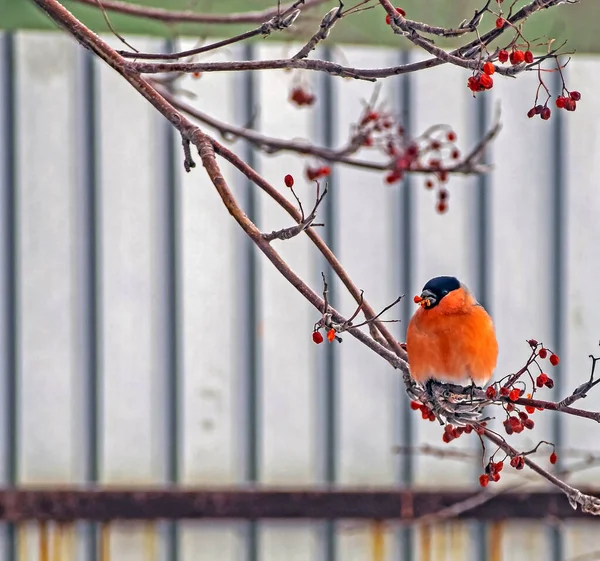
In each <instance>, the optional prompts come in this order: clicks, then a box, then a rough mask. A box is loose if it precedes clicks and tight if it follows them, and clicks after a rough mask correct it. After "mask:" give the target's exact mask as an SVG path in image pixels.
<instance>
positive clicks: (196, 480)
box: [175, 40, 246, 561]
mask: <svg viewBox="0 0 600 561" xmlns="http://www.w3.org/2000/svg"><path fill="white" fill-rule="evenodd" d="M195 44H196V42H195V41H192V40H183V41H181V42H180V43H179V47H180V48H182V49H187V48H191V47H192V46H193V45H195ZM236 54H237V53H235V52H234V53H229V55H228V56H230V57H233V56H235V55H236ZM214 58H215V59H218V60H222V59H223V55H222V54H215V55H214ZM203 60H213V59H212V58H211V57H208V56H206V57H203ZM176 87H180V88H182V89H183V90H184V91H187V92H190V94H191V96H192V97H191V99H188V100H187V101H188V102H190V103H192V104H193V105H195V106H197V107H199V108H200V109H201V110H203V111H205V112H207V113H209V114H211V115H214V116H215V117H217V118H219V119H222V120H224V121H225V122H235V121H236V119H235V112H234V109H235V99H236V96H237V82H236V81H235V77H234V76H233V75H231V74H218V73H214V74H210V73H207V74H204V75H202V76H201V77H199V78H194V77H192V76H189V77H184V78H182V79H181V80H180V81H178V82H177V83H176ZM201 126H203V125H201ZM180 142H181V141H180V139H179V138H176V139H175V150H176V152H175V155H176V160H177V164H178V165H181V162H182V158H183V154H182V151H181V144H180ZM195 159H196V161H197V163H198V167H197V168H196V169H195V170H193V171H192V172H191V173H185V172H182V171H180V172H179V181H180V182H181V215H180V216H181V218H180V220H181V224H180V232H181V329H182V333H181V347H182V348H181V353H182V373H181V374H182V380H181V386H182V387H181V397H182V403H181V406H182V411H181V427H180V428H181V434H180V438H181V458H182V459H181V482H182V483H183V484H184V485H199V484H204V485H206V484H208V485H210V484H215V485H226V484H234V483H237V482H239V481H240V480H241V479H242V475H241V473H240V464H241V460H242V458H243V453H242V450H241V449H242V442H243V440H244V436H243V431H244V429H243V427H244V420H243V419H242V418H241V417H242V416H241V414H240V413H239V411H240V410H241V399H242V397H243V395H242V390H241V382H242V377H243V372H242V366H243V360H242V358H241V357H240V356H239V354H238V349H239V348H240V343H241V339H242V337H245V335H244V333H243V330H244V329H245V327H246V326H245V325H241V318H240V313H239V310H240V305H241V298H240V300H239V301H238V300H237V297H236V295H237V294H238V292H240V293H241V291H242V287H243V286H245V283H244V281H241V280H240V279H244V277H243V276H242V275H241V274H240V272H239V269H238V265H239V261H238V253H237V247H238V245H239V244H240V243H242V241H243V239H244V238H243V233H242V232H241V231H240V229H239V227H238V226H237V224H235V222H234V221H233V220H231V218H230V216H229V214H228V213H227V211H226V209H225V208H224V206H223V203H222V202H221V199H220V198H219V195H218V194H217V192H216V190H215V188H214V186H213V185H212V183H211V182H210V179H209V178H208V176H207V175H206V174H205V173H204V170H203V169H202V167H201V165H200V163H199V160H198V158H197V157H196V158H195ZM219 163H220V165H221V171H222V173H223V176H224V177H225V179H226V181H227V182H228V184H229V185H230V186H233V187H234V188H235V187H236V185H235V183H237V181H238V179H239V176H238V175H236V174H234V172H233V171H232V168H231V166H229V164H227V163H226V162H224V161H222V160H219ZM180 546H181V557H182V558H183V559H186V560H190V561H191V560H194V561H196V560H212V559H215V558H216V557H218V558H219V559H223V560H227V559H231V560H233V559H239V558H241V557H242V556H243V543H242V540H241V536H240V533H239V532H238V529H237V525H236V524H233V523H231V524H230V523H223V524H213V523H202V524H200V523H197V522H184V523H182V524H181V531H180Z"/></svg>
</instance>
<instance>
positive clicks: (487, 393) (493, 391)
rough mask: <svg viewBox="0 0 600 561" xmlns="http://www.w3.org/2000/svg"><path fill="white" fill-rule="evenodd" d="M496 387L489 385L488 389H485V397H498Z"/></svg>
mask: <svg viewBox="0 0 600 561" xmlns="http://www.w3.org/2000/svg"><path fill="white" fill-rule="evenodd" d="M496 394H497V392H496V388H495V387H494V386H489V387H488V388H487V389H486V390H485V397H487V398H488V399H494V398H495V397H496Z"/></svg>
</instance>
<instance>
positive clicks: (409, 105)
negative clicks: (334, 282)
mask: <svg viewBox="0 0 600 561" xmlns="http://www.w3.org/2000/svg"><path fill="white" fill-rule="evenodd" d="M410 56H411V54H410V52H409V51H402V52H401V53H400V64H407V63H408V62H410ZM399 89H400V92H399V94H400V95H399V98H400V99H399V108H400V111H399V117H400V121H401V123H402V126H403V127H404V130H405V132H406V134H408V135H412V134H413V133H414V117H413V105H414V91H413V90H414V83H413V78H412V76H411V75H410V74H405V75H404V76H402V77H401V78H400V80H399ZM418 187H419V186H418V185H415V182H414V180H413V177H412V176H411V175H406V176H405V177H404V179H403V181H402V187H401V189H400V191H399V199H398V201H399V202H398V205H397V212H398V220H397V221H396V222H395V224H396V227H397V229H398V231H397V233H396V237H397V240H398V245H397V246H398V251H397V255H398V257H397V259H398V283H397V286H398V288H399V290H400V293H401V294H404V298H403V299H402V301H401V302H400V305H399V310H400V318H401V320H402V323H401V324H400V333H401V334H402V336H401V337H400V340H401V341H406V329H407V327H408V322H409V321H410V318H411V316H412V314H413V312H414V308H413V306H412V304H413V302H412V300H411V297H410V296H411V294H412V293H413V292H414V290H415V288H414V287H415V284H414V281H415V279H413V273H412V267H413V251H412V248H413V245H414V240H413V236H414V220H413V213H412V205H413V199H414V190H415V188H418ZM398 386H399V398H398V399H399V404H398V428H397V431H398V444H399V445H401V446H405V447H406V448H407V449H411V448H412V447H413V446H414V424H415V416H414V411H412V410H411V408H410V406H409V403H410V402H409V399H408V396H407V395H406V390H405V387H404V382H403V380H402V377H399V378H398ZM417 420H418V419H417ZM397 478H398V483H400V484H401V485H403V486H406V487H408V486H411V485H412V483H413V481H414V456H413V454H399V455H398V473H397ZM413 542H414V530H413V529H411V528H406V527H405V528H400V529H399V532H398V541H397V546H398V555H397V557H398V559H403V560H404V561H411V560H412V559H413V557H414V551H413V550H414V546H413Z"/></svg>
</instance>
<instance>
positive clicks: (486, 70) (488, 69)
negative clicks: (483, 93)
mask: <svg viewBox="0 0 600 561" xmlns="http://www.w3.org/2000/svg"><path fill="white" fill-rule="evenodd" d="M483 71H484V73H485V74H488V75H490V76H491V75H492V74H493V73H494V72H496V67H495V66H494V65H493V64H492V63H491V62H490V61H489V60H488V61H487V62H486V63H485V64H484V65H483Z"/></svg>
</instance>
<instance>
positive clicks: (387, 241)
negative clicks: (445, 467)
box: [333, 47, 401, 559]
mask: <svg viewBox="0 0 600 561" xmlns="http://www.w3.org/2000/svg"><path fill="white" fill-rule="evenodd" d="M336 59H337V60H346V61H348V64H349V65H351V66H355V67H359V68H360V67H370V66H375V67H376V66H387V65H390V66H391V65H393V63H394V60H395V57H394V53H392V52H391V51H389V50H387V51H384V50H382V49H375V48H369V49H367V48H364V47H361V48H353V47H344V48H342V49H340V50H339V51H336ZM333 85H334V88H333V91H334V94H335V97H334V106H335V107H336V109H337V118H336V120H335V122H334V126H335V129H334V131H335V139H336V142H335V145H336V147H337V146H342V145H344V144H345V143H347V142H348V139H349V135H350V134H351V128H352V125H354V124H356V123H357V122H358V121H359V119H360V117H361V114H362V112H363V109H364V106H365V105H364V102H366V101H369V100H370V99H371V97H372V95H373V92H374V89H375V88H376V87H378V86H376V85H375V84H372V83H370V82H364V81H358V80H356V81H349V82H341V81H339V80H335V81H333ZM381 86H382V87H381V91H380V95H379V103H381V104H382V105H383V106H385V107H386V108H387V109H388V110H391V111H393V104H394V101H395V100H394V99H393V95H394V94H393V90H392V83H391V81H387V82H385V83H383V84H382V85H381ZM360 157H361V158H364V159H367V160H373V161H385V160H386V157H385V156H383V155H382V154H380V153H379V151H378V150H377V149H376V148H367V149H363V151H362V152H361V154H360ZM384 175H385V174H384V173H382V172H373V171H368V170H361V169H356V168H348V167H345V166H341V167H340V168H339V170H338V171H337V175H336V183H335V185H334V190H333V196H334V197H335V198H334V199H333V200H334V201H335V207H336V211H337V217H336V218H337V219H336V238H337V255H338V258H339V259H340V261H341V262H342V264H343V266H344V268H345V269H346V271H347V272H348V274H349V275H350V277H351V278H352V279H353V280H354V282H355V283H356V284H357V286H358V287H359V288H361V289H363V290H364V291H365V298H366V299H367V300H368V301H369V302H370V304H371V305H372V306H373V307H374V308H375V310H376V311H379V310H381V309H383V308H384V307H385V306H387V305H388V304H390V303H391V302H392V301H393V300H395V299H396V298H397V296H398V292H397V287H396V286H394V284H393V283H391V282H390V279H391V277H392V272H393V270H394V267H395V264H396V261H397V260H398V259H399V256H398V255H395V254H394V247H395V243H394V238H393V227H392V225H393V224H394V223H395V221H396V220H398V217H397V214H396V210H397V208H396V205H394V201H395V200H396V191H397V190H398V189H400V188H401V187H400V186H399V185H388V184H386V183H385V182H384ZM338 286H339V296H338V298H337V307H338V309H339V310H341V311H342V313H343V314H344V315H345V316H346V317H349V316H351V315H352V313H353V312H354V310H355V309H356V306H357V304H356V302H355V301H354V299H353V298H352V297H351V296H350V295H349V294H348V292H347V290H346V288H345V287H343V286H341V285H338ZM399 314H400V309H399V308H398V309H392V310H390V311H389V312H387V313H386V315H385V318H384V319H393V318H398V317H399ZM362 320H364V317H363V316H362V314H359V316H358V317H357V322H358V321H362ZM363 329H364V330H368V328H367V327H364V328H363ZM343 338H344V342H343V343H342V344H341V345H340V344H337V343H335V345H336V347H335V348H336V351H337V353H338V356H339V372H340V376H339V385H338V390H337V391H338V403H339V431H338V434H339V437H338V438H339V475H338V482H339V484H340V485H344V484H346V485H383V486H388V485H392V484H393V483H394V480H395V461H396V458H395V455H394V453H393V447H394V445H395V444H396V441H395V430H394V419H395V409H394V406H395V403H394V400H393V396H394V393H395V389H396V387H397V386H396V382H397V380H398V376H399V373H398V372H397V371H395V370H394V369H393V368H391V367H390V366H389V365H388V364H387V363H386V362H385V361H383V360H382V359H381V358H380V357H379V356H377V355H376V354H374V353H373V352H372V351H370V350H369V349H367V348H366V347H365V346H363V345H361V344H356V342H355V341H354V340H353V339H352V338H351V337H347V336H346V337H344V336H343ZM366 458H369V460H368V461H365V459H366ZM347 526H349V527H348V528H347ZM372 539H373V538H372V530H371V526H370V525H369V524H360V525H356V524H351V525H350V524H348V525H346V524H340V525H339V530H338V541H339V556H340V558H341V559H344V558H347V557H349V556H351V555H356V556H357V557H359V558H368V557H369V555H370V552H371V549H372Z"/></svg>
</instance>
